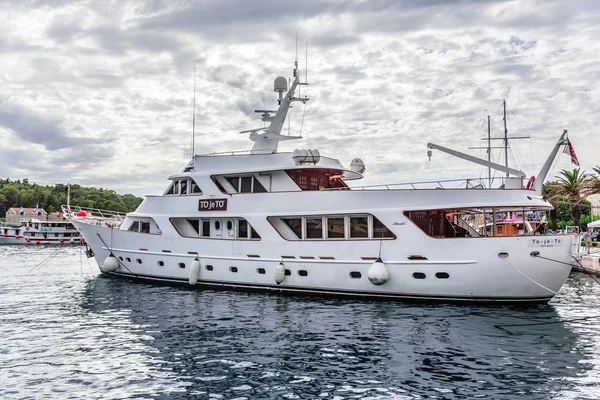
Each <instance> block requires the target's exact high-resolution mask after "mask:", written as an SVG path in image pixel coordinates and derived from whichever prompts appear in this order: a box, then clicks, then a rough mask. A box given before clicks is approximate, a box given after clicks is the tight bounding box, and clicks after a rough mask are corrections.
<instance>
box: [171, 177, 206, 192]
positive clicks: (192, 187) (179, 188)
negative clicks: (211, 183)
mask: <svg viewBox="0 0 600 400" xmlns="http://www.w3.org/2000/svg"><path fill="white" fill-rule="evenodd" d="M190 194H195V195H198V194H202V190H201V189H200V186H198V184H197V183H196V181H194V179H193V178H180V179H175V180H173V183H171V184H170V185H169V187H168V188H167V190H166V191H165V193H164V196H173V195H175V196H177V195H180V196H186V195H190Z"/></svg>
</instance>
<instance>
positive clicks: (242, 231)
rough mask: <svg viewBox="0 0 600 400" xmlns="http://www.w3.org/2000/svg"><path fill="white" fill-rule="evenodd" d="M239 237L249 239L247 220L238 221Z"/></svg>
mask: <svg viewBox="0 0 600 400" xmlns="http://www.w3.org/2000/svg"><path fill="white" fill-rule="evenodd" d="M238 237H240V238H247V237H248V221H246V220H245V219H244V220H240V221H238Z"/></svg>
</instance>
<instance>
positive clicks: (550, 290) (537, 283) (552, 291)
mask: <svg viewBox="0 0 600 400" xmlns="http://www.w3.org/2000/svg"><path fill="white" fill-rule="evenodd" d="M503 260H504V261H506V263H507V264H508V265H510V266H511V267H513V268H514V269H515V271H517V272H518V273H520V274H521V275H523V276H524V277H525V278H527V279H529V280H530V281H531V282H533V283H535V284H536V285H538V286H539V287H541V288H542V289H546V290H547V291H549V292H551V293H554V294H555V295H556V294H558V292H555V291H554V290H552V289H549V288H547V287H546V286H544V285H542V284H541V283H539V282H536V281H535V280H534V279H532V278H530V277H529V276H527V275H525V273H523V272H522V271H520V270H519V269H518V268H517V267H515V266H514V265H512V264H511V263H510V262H508V260H507V259H506V258H503Z"/></svg>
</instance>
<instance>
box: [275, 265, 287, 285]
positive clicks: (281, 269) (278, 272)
mask: <svg viewBox="0 0 600 400" xmlns="http://www.w3.org/2000/svg"><path fill="white" fill-rule="evenodd" d="M284 279H285V266H284V265H283V263H282V262H280V263H279V265H278V266H276V267H275V283H276V284H278V285H279V284H280V283H281V282H283V280H284Z"/></svg>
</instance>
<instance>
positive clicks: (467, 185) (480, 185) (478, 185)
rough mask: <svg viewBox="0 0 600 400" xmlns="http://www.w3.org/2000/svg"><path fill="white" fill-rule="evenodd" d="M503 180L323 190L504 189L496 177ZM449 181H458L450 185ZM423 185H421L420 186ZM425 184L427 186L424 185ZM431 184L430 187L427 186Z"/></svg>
mask: <svg viewBox="0 0 600 400" xmlns="http://www.w3.org/2000/svg"><path fill="white" fill-rule="evenodd" d="M496 179H497V180H500V181H501V185H500V186H498V187H492V188H488V187H486V186H485V183H486V178H463V179H448V180H434V181H419V182H403V183H382V184H377V185H365V186H348V187H343V188H325V189H322V190H402V189H412V190H419V189H469V190H489V189H493V190H498V189H504V187H503V186H504V179H503V178H496ZM449 183H458V184H456V185H453V186H452V187H450V186H449V185H448V184H449ZM419 186H421V187H419ZM423 186H425V187H423ZM427 186H429V187H427Z"/></svg>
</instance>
